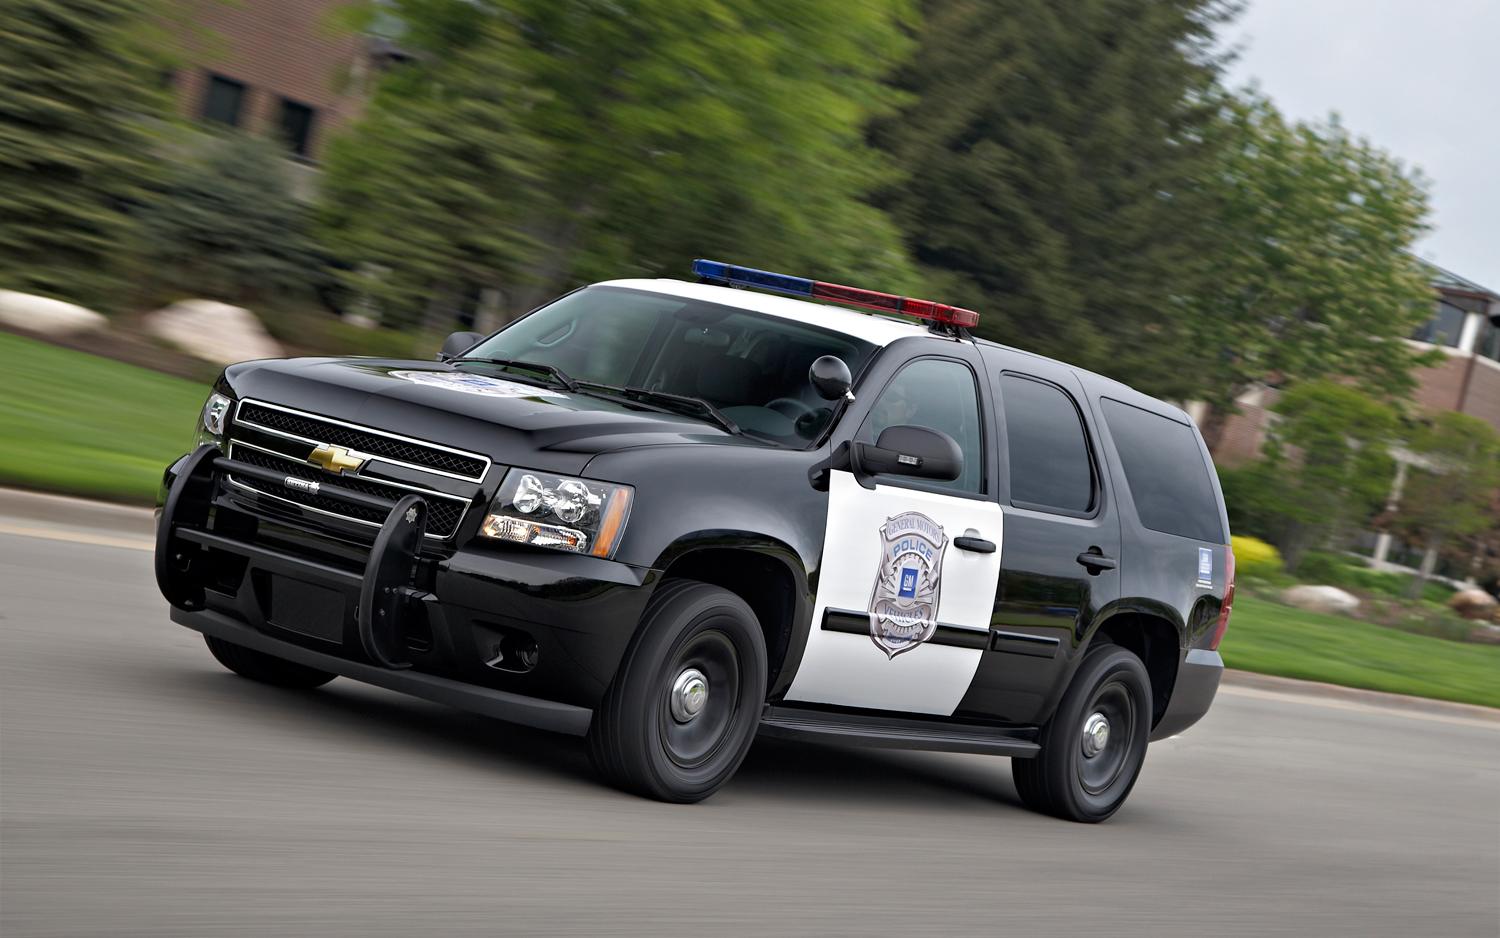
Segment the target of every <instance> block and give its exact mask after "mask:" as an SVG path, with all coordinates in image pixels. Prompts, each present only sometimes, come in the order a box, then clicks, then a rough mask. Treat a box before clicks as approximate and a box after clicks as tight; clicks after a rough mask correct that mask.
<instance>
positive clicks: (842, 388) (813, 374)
mask: <svg viewBox="0 0 1500 938" xmlns="http://www.w3.org/2000/svg"><path fill="white" fill-rule="evenodd" d="M807 380H808V381H811V382H812V386H813V390H814V391H817V392H818V396H819V397H821V398H822V399H823V400H825V401H836V400H838V399H839V398H841V397H844V396H846V395H847V396H848V398H849V400H851V401H852V400H854V395H852V394H850V393H849V386H850V385H851V384H853V383H854V378H853V376H852V375H850V374H849V366H848V365H846V364H844V360H843V359H842V358H839V357H837V356H835V355H824V356H823V357H822V358H819V359H818V360H817V361H815V362H813V363H812V367H811V368H809V369H807Z"/></svg>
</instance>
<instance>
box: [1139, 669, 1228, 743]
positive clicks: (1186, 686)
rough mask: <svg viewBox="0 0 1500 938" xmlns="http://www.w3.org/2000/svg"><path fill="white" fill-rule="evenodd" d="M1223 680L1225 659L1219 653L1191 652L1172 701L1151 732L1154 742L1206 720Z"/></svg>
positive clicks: (1174, 688) (1174, 689) (1179, 674)
mask: <svg viewBox="0 0 1500 938" xmlns="http://www.w3.org/2000/svg"><path fill="white" fill-rule="evenodd" d="M1223 676H1224V659H1223V658H1220V657H1219V653H1218V652H1216V651H1209V650H1207V649H1205V648H1193V649H1190V650H1189V651H1188V653H1187V655H1186V656H1184V658H1183V661H1182V663H1181V664H1179V665H1178V666H1177V682H1176V683H1175V684H1173V685H1172V700H1171V702H1170V703H1168V704H1167V712H1166V713H1164V714H1162V717H1161V721H1160V722H1158V723H1157V724H1156V729H1154V730H1152V731H1151V741H1152V742H1155V741H1156V740H1158V739H1166V738H1167V737H1168V736H1176V735H1177V734H1178V733H1181V732H1182V731H1183V730H1185V729H1187V728H1188V727H1190V726H1192V725H1193V724H1194V723H1197V722H1198V721H1199V720H1201V719H1203V715H1204V714H1205V713H1207V712H1208V708H1209V707H1210V706H1212V705H1213V702H1214V696H1215V695H1216V694H1218V692H1219V679H1220V678H1222V677H1223Z"/></svg>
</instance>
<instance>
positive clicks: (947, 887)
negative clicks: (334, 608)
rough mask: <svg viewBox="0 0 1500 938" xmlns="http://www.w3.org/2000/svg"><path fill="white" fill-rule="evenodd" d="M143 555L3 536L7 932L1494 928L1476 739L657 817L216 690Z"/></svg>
mask: <svg viewBox="0 0 1500 938" xmlns="http://www.w3.org/2000/svg"><path fill="white" fill-rule="evenodd" d="M6 522H9V523H6ZM59 538H66V539H59ZM139 546H140V541H139V539H137V538H136V536H135V535H132V534H129V533H128V532H111V531H104V532H102V533H95V534H88V533H81V532H79V531H78V530H75V529H68V528H50V527H48V526H46V525H44V524H42V523H41V522H37V521H35V520H25V519H20V520H16V519H14V518H12V519H5V518H0V932H3V934H4V935H5V936H6V938H22V936H39V935H48V936H51V935H56V936H69V938H74V936H85V935H87V936H107V935H108V936H113V935H140V936H153V938H169V936H195V938H196V936H218V935H248V934H275V935H288V936H302V935H307V936H315V935H316V936H321V935H358V936H385V935H391V936H415V935H426V934H432V935H497V934H518V935H617V934H619V935H701V936H714V935H775V936H778V938H779V936H793V935H855V936H866V935H927V934H942V935H945V936H953V935H999V934H1014V935H1070V936H1071V935H1100V936H1105V935H1108V936H1121V935H1151V936H1161V935H1192V936H1203V935H1255V936H1265V935H1299V936H1300V935H1308V936H1334V935H1358V936H1361V938H1370V936H1377V935H1393V936H1412V935H1464V936H1475V935H1477V936H1494V935H1497V934H1500V725H1496V724H1486V723H1484V722H1483V721H1479V720H1472V719H1465V718H1463V717H1461V716H1445V715H1443V714H1440V713H1418V712H1404V711H1400V710H1389V709H1383V708H1379V707H1369V706H1361V705H1351V704H1348V703H1340V702H1336V701H1322V702H1319V701H1316V700H1310V699H1297V698H1291V697H1285V696H1278V695H1275V694H1264V693H1256V692H1251V691H1246V690H1243V689H1241V690H1235V689H1230V690H1231V691H1233V692H1226V693H1221V695H1220V697H1219V701H1218V703H1217V704H1216V705H1215V708H1214V710H1213V712H1212V713H1210V714H1209V716H1208V717H1207V718H1206V719H1205V720H1204V721H1203V722H1202V723H1200V724H1199V725H1198V726H1196V727H1194V728H1193V729H1192V730H1190V731H1188V732H1187V733H1185V734H1184V735H1182V736H1180V737H1177V738H1175V739H1171V740H1166V741H1164V742H1160V743H1156V744H1154V745H1153V746H1152V747H1151V750H1150V754H1149V755H1148V757H1147V760H1146V767H1145V770H1144V773H1143V774H1142V777H1141V780H1140V782H1139V784H1138V785H1137V786H1136V790H1135V793H1134V794H1133V795H1132V796H1131V799H1130V801H1129V802H1128V803H1127V804H1126V806H1125V807H1124V808H1123V809H1122V810H1121V811H1120V813H1119V814H1118V815H1116V816H1115V818H1114V819H1113V820H1111V821H1110V822H1108V823H1106V824H1103V825H1097V826H1082V825H1076V824H1069V823H1065V822H1062V821H1057V820H1053V819H1050V818H1045V817H1040V816H1037V815H1034V814H1031V813H1029V812H1028V811H1026V810H1025V809H1024V808H1023V807H1021V806H1020V804H1019V802H1018V800H1017V798H1016V795H1015V790H1014V788H1013V787H1012V785H1011V781H1010V767H1009V765H1007V763H1006V760H1004V759H998V758H993V757H984V756H967V755H947V754H932V753H891V752H869V751H856V750H841V749H833V748H819V747H814V746H809V745H800V744H794V743H782V742H777V741H768V740H762V741H759V742H758V743H757V744H756V746H755V748H754V749H753V750H752V751H751V753H750V757H749V759H748V760H747V761H746V763H745V766H744V768H742V769H741V770H740V773H739V775H738V776H737V777H736V778H735V779H734V781H733V782H731V783H730V784H729V785H728V786H727V787H726V788H725V789H724V790H723V791H721V792H720V793H719V794H717V795H716V796H714V797H713V798H711V799H709V800H708V801H707V802H704V803H703V804H700V805H694V806H688V807H683V806H670V805H663V804H657V803H654V802H650V801H643V800H641V799H638V798H634V797H631V796H628V795H623V794H620V793H618V792H615V791H613V790H611V789H608V788H605V787H603V786H602V785H601V784H600V783H599V781H598V780H597V779H596V778H595V777H594V775H593V774H592V772H591V771H590V769H589V766H588V762H587V759H586V757H585V755H584V751H583V746H582V743H581V741H579V740H575V739H571V738H565V737H559V736H552V735H549V734H546V733H542V732H535V731H531V730H526V729H522V728H516V727H511V726H508V725H506V724H501V723H497V722H492V721H488V720H484V719H481V718H477V717H471V716H468V715H466V714H463V713H460V712H457V711H454V710H449V709H446V708H443V707H440V706H436V705H433V704H428V703H424V702H421V701H417V700H412V699H409V698H405V697H401V696H398V695H396V694H393V693H389V692H386V691H382V690H378V689H374V688H370V687H366V686H363V685H360V684H357V683H355V682H353V681H349V680H344V679H340V680H336V681H334V682H333V683H332V684H329V685H327V686H326V687H324V688H321V689H319V690H316V691H310V692H287V691H281V690H276V689H273V688H269V687H264V686H260V685H257V684H254V683H252V682H250V681H247V680H244V679H241V678H238V677H235V676H234V675H232V674H230V673H229V672H227V671H225V670H223V669H222V668H221V667H220V666H219V665H218V664H217V663H216V662H214V661H213V659H212V658H210V657H209V654H208V651H207V649H205V648H204V646H203V642H202V640H201V638H200V637H199V636H198V635H197V634H195V633H191V632H188V631H187V630H185V629H182V628H181V627H179V626H175V625H173V624H171V623H170V622H169V621H168V620H167V615H166V605H165V603H164V602H163V601H162V599H161V598H160V596H158V595H157V593H156V588H155V586H154V584H153V582H152V577H151V563H150V561H151V555H150V554H149V553H148V552H146V551H145V550H141V549H138V548H139Z"/></svg>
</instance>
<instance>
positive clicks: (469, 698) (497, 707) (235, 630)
mask: <svg viewBox="0 0 1500 938" xmlns="http://www.w3.org/2000/svg"><path fill="white" fill-rule="evenodd" d="M172 621H173V622H176V623H177V624H178V625H185V626H187V627H188V628H190V629H193V630H195V631H198V632H202V633H203V634H204V635H212V636H214V637H215V638H221V639H223V640H224V641H226V642H233V643H234V644H236V645H242V646H244V647H246V648H250V649H253V650H255V651H260V652H264V653H266V654H268V655H274V656H276V657H277V658H284V659H286V660H287V661H295V662H296V663H297V664H302V665H306V666H308V667H310V668H317V669H318V670H320V671H331V672H333V673H334V674H338V675H342V676H343V677H347V678H351V679H353V680H356V681H362V682H364V683H366V684H374V685H375V686H377V687H384V688H387V689H389V690H393V691H398V692H400V693H403V694H410V695H412V696H413V697H421V698H422V699H423V700H431V701H432V702H434V703H440V704H447V705H448V706H450V707H458V708H459V709H460V710H468V711H470V712H472V713H478V714H481V715H483V716H487V717H494V718H495V719H498V720H507V721H509V722H511V723H520V724H523V725H525V726H535V727H537V728H539V729H544V730H552V731H554V732H558V733H569V734H571V735H573V736H582V735H584V734H585V733H587V732H588V729H589V722H590V720H592V719H593V716H594V713H593V711H592V710H589V709H587V708H585V707H575V706H573V705H572V704H565V703H556V702H554V701H551V700H539V699H538V698H536V697H523V696H521V695H520V694H512V693H508V692H506V691H503V690H494V689H492V688H488V687H476V686H475V685H473V684H465V683H463V682H461V681H454V680H449V679H448V678H444V677H438V676H437V675H433V674H423V673H422V672H420V671H413V670H405V671H391V670H388V669H386V668H381V667H376V666H375V665H370V664H363V663H361V662H358V661H351V660H349V659H348V658H339V657H336V656H334V655H328V654H324V653H323V652H320V651H314V650H313V649H311V648H303V647H302V646H301V645H294V644H292V643H291V642H286V641H282V640H281V639H278V638H273V637H271V636H269V635H266V634H265V633H263V632H261V631H259V630H257V629H255V628H253V627H252V626H250V625H248V624H247V623H244V622H240V621H238V620H237V619H234V618H231V617H230V616H227V615H224V614H223V613H219V612H214V611H212V610H205V611H202V612H188V611H186V610H183V609H177V608H174V609H173V610H172Z"/></svg>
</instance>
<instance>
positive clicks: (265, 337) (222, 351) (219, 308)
mask: <svg viewBox="0 0 1500 938" xmlns="http://www.w3.org/2000/svg"><path fill="white" fill-rule="evenodd" d="M145 322H146V329H147V331H149V332H150V333H151V334H152V335H155V336H159V337H160V338H163V339H166V340H167V341H168V342H171V343H172V344H173V345H176V346H178V347H180V348H182V349H183V350H184V351H187V352H190V353H192V354H194V355H196V356H198V357H199V358H203V359H207V360H208V361H211V362H216V363H218V364H220V365H232V364H234V363H235V362H244V361H252V360H254V359H257V358H282V357H283V356H285V355H286V352H285V351H283V350H282V348H281V346H280V345H279V344H277V342H276V340H275V339H273V338H271V336H270V335H269V334H268V333H267V332H266V327H265V326H262V325H261V324H260V320H259V319H256V318H255V314H254V313H252V312H250V311H249V310H248V309H242V308H241V307H238V306H230V305H229V304H228V303H219V302H216V301H214V300H183V301H182V302H180V303H173V304H172V305H171V306H168V307H166V308H164V309H159V310H157V311H156V312H154V313H148V314H147V315H146V319H145Z"/></svg>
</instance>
